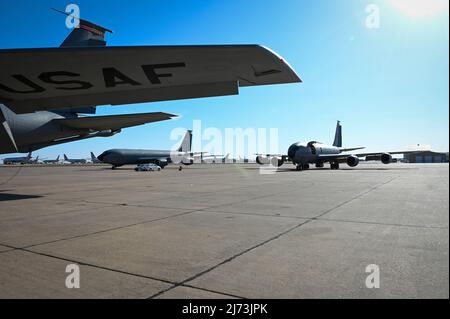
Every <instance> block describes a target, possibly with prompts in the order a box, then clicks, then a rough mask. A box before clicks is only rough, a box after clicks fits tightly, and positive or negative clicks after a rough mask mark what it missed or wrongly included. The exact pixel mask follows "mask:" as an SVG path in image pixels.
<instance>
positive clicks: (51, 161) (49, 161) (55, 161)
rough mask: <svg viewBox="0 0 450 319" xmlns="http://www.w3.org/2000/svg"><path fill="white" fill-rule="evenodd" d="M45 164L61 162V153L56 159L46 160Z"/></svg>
mask: <svg viewBox="0 0 450 319" xmlns="http://www.w3.org/2000/svg"><path fill="white" fill-rule="evenodd" d="M43 162H44V164H57V163H59V155H58V156H57V157H56V159H54V160H44V161H43Z"/></svg>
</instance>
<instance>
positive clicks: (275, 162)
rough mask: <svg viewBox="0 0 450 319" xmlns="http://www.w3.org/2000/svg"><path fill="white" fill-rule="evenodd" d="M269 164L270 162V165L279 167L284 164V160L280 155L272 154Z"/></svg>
mask: <svg viewBox="0 0 450 319" xmlns="http://www.w3.org/2000/svg"><path fill="white" fill-rule="evenodd" d="M270 164H272V166H274V167H280V166H281V165H283V164H284V160H283V158H281V157H276V156H274V157H272V158H271V159H270Z"/></svg>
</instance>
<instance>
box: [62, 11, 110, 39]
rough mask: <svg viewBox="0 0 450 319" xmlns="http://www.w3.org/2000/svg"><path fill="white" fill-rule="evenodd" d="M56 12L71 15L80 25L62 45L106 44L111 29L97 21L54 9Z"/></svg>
mask: <svg viewBox="0 0 450 319" xmlns="http://www.w3.org/2000/svg"><path fill="white" fill-rule="evenodd" d="M53 10H55V11H56V12H59V13H62V14H64V15H66V16H68V17H71V18H72V19H73V20H75V22H78V26H77V27H75V28H74V29H73V30H72V32H70V34H69V35H68V36H67V38H66V39H65V40H64V41H63V43H62V44H61V45H60V47H103V46H106V41H105V33H106V32H110V33H112V31H111V30H109V29H106V28H104V27H102V26H99V25H97V24H95V23H92V22H89V21H86V20H83V19H81V18H79V17H76V16H74V15H73V14H69V13H67V12H64V11H60V10H57V9H53Z"/></svg>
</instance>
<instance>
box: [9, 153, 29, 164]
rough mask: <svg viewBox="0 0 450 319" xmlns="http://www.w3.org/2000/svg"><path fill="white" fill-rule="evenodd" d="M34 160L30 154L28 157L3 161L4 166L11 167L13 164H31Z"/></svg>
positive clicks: (10, 158)
mask: <svg viewBox="0 0 450 319" xmlns="http://www.w3.org/2000/svg"><path fill="white" fill-rule="evenodd" d="M32 162H33V159H32V158H31V152H29V153H28V155H27V156H19V157H7V158H4V159H3V164H5V165H11V164H31V163H32Z"/></svg>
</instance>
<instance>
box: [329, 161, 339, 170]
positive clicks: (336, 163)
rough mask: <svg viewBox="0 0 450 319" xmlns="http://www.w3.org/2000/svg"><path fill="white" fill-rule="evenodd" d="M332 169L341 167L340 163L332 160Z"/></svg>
mask: <svg viewBox="0 0 450 319" xmlns="http://www.w3.org/2000/svg"><path fill="white" fill-rule="evenodd" d="M330 168H331V169H339V163H338V162H331V163H330Z"/></svg>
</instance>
